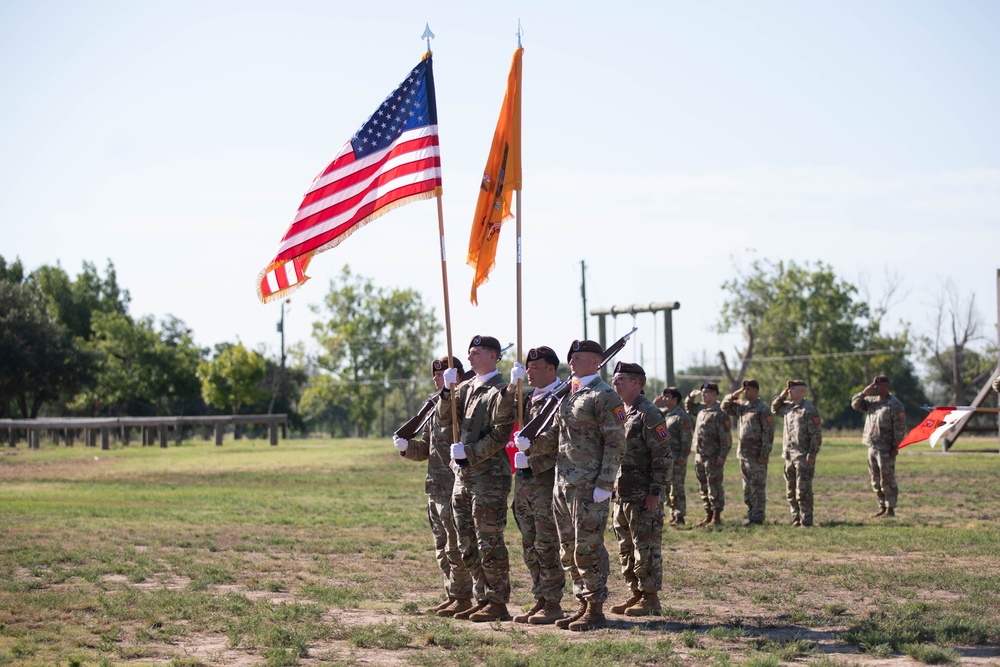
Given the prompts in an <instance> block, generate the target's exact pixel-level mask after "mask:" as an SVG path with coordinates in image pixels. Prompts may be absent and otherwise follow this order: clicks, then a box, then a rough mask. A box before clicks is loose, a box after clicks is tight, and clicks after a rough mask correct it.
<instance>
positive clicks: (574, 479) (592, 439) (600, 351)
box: [531, 340, 625, 631]
mask: <svg viewBox="0 0 1000 667" xmlns="http://www.w3.org/2000/svg"><path fill="white" fill-rule="evenodd" d="M603 356H604V348H602V347H601V345H600V344H599V343H596V342H594V341H592V340H576V341H573V344H572V345H571V346H570V349H569V353H568V354H567V361H568V362H569V367H570V371H571V372H572V378H571V379H572V387H571V390H570V393H569V395H567V396H566V397H565V398H564V399H563V400H562V402H561V403H560V405H559V410H558V412H557V413H556V417H555V419H556V420H557V427H558V443H559V455H558V457H557V459H556V483H555V487H554V488H553V491H552V510H553V512H554V513H555V519H556V528H557V530H558V531H559V556H560V558H561V560H562V565H563V569H565V570H566V572H568V573H569V576H570V579H571V580H572V581H573V593H574V595H576V598H577V600H579V602H580V605H579V608H578V609H577V610H576V611H575V612H574V613H573V614H571V615H570V616H568V617H566V618H563V619H560V620H558V621H556V627H558V628H563V629H567V628H568V629H570V630H574V631H586V630H593V629H595V628H600V627H604V626H605V625H607V618H606V617H605V616H604V601H605V600H606V599H607V597H608V574H609V572H610V561H609V560H608V550H607V548H606V547H605V546H604V531H605V529H606V528H607V525H608V511H609V507H608V505H609V503H608V499H609V498H611V493H612V488H613V487H614V483H615V477H616V476H617V475H618V466H619V465H620V464H621V459H622V455H623V454H624V453H625V428H624V423H625V406H624V404H623V403H622V400H621V398H619V397H618V394H616V393H615V392H614V391H612V389H611V387H609V386H608V384H607V383H606V382H604V381H603V380H601V377H600V375H598V370H599V368H600V365H601V360H602V359H603ZM543 435H544V434H543ZM544 439H545V438H544V437H539V438H538V440H544ZM531 446H534V445H531Z"/></svg>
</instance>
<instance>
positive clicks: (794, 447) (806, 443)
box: [771, 380, 823, 527]
mask: <svg viewBox="0 0 1000 667" xmlns="http://www.w3.org/2000/svg"><path fill="white" fill-rule="evenodd" d="M771 411H772V412H774V414H776V415H780V416H782V417H784V418H785V435H784V438H783V442H784V446H783V449H782V458H784V459H785V497H786V498H788V507H789V508H790V509H791V511H792V525H793V526H806V527H808V526H811V525H813V489H812V483H813V475H814V474H815V472H816V455H817V454H818V453H819V448H820V445H822V444H823V430H822V428H820V423H821V420H820V417H819V411H818V410H817V409H816V406H814V405H813V404H812V403H810V402H809V401H808V400H806V383H805V382H804V381H802V380H789V381H788V383H787V385H786V387H785V390H784V391H783V392H781V393H780V394H779V395H777V396H775V397H774V400H773V401H772V402H771Z"/></svg>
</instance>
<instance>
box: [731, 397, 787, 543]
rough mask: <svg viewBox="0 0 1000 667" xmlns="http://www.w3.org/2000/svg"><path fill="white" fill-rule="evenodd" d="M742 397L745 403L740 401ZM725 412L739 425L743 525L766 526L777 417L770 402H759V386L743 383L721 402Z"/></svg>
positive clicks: (738, 453) (738, 452) (738, 454)
mask: <svg viewBox="0 0 1000 667" xmlns="http://www.w3.org/2000/svg"><path fill="white" fill-rule="evenodd" d="M741 395H742V396H743V397H744V398H745V399H746V400H741V398H740V397H741ZM721 407H722V411H723V412H725V413H726V414H728V415H729V416H730V417H736V420H737V424H738V425H739V446H738V447H737V449H736V455H737V457H739V460H740V474H741V475H742V477H743V502H744V503H746V506H747V518H746V520H745V521H744V522H743V525H744V526H759V525H760V524H762V523H764V516H765V513H766V509H767V461H768V457H770V456H771V448H772V447H773V446H774V417H773V415H772V414H771V409H770V408H769V407H767V403H765V402H764V401H762V400H760V384H759V383H758V382H757V381H756V380H744V381H743V386H742V387H740V388H739V389H737V390H736V391H734V392H733V393H731V394H729V395H727V396H726V397H725V398H724V399H722V406H721Z"/></svg>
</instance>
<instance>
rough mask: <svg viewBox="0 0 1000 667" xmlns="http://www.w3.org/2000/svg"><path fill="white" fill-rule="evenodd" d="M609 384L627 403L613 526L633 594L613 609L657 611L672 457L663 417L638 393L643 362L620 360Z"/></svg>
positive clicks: (643, 374)
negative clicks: (641, 363) (665, 506)
mask: <svg viewBox="0 0 1000 667" xmlns="http://www.w3.org/2000/svg"><path fill="white" fill-rule="evenodd" d="M612 384H613V385H614V389H615V392H616V393H617V394H618V396H620V397H621V399H622V402H623V403H625V406H626V409H625V441H626V446H625V456H624V458H622V462H621V467H620V468H619V470H618V478H617V479H616V480H615V489H614V491H615V496H614V497H615V503H614V508H613V512H614V514H613V519H612V526H613V527H614V530H615V537H617V538H618V554H619V556H620V558H621V570H622V576H623V577H624V578H625V582H626V583H627V584H628V585H629V589H631V592H632V595H631V596H630V597H629V598H628V599H627V600H626V601H625V602H622V603H621V604H617V605H615V606H613V607H611V611H612V612H613V613H615V614H625V615H626V616H650V615H652V614H659V613H660V597H659V594H660V589H661V588H663V556H662V553H661V547H662V543H663V500H664V498H665V497H666V493H667V491H666V490H667V488H669V486H670V482H669V480H670V475H671V470H672V468H673V467H674V460H673V456H672V455H671V453H670V442H669V436H668V435H667V425H666V423H665V422H664V420H663V415H662V414H661V413H660V411H659V409H658V408H657V407H656V406H655V405H654V404H653V402H652V401H650V400H649V399H648V398H646V396H645V395H644V394H643V393H642V389H643V387H644V386H645V385H646V372H645V371H644V370H643V368H642V366H640V365H639V364H630V363H625V362H622V361H619V362H618V364H617V365H616V366H615V375H614V379H613V380H612Z"/></svg>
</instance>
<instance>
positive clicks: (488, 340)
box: [469, 336, 503, 354]
mask: <svg viewBox="0 0 1000 667" xmlns="http://www.w3.org/2000/svg"><path fill="white" fill-rule="evenodd" d="M474 347H491V348H493V349H494V350H496V351H497V354H500V350H502V349H503V348H502V347H500V341H498V340H497V339H496V338H494V337H493V336H473V337H472V341H471V342H469V349H470V350H471V349H472V348H474Z"/></svg>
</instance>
